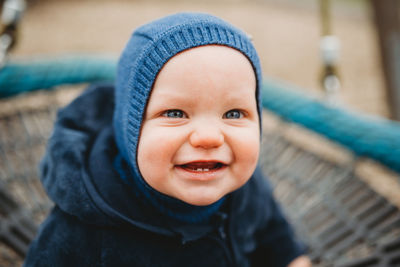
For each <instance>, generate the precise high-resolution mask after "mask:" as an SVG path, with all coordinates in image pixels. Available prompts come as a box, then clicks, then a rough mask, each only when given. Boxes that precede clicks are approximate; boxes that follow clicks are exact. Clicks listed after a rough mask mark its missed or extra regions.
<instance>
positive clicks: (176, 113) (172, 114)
mask: <svg viewBox="0 0 400 267" xmlns="http://www.w3.org/2000/svg"><path fill="white" fill-rule="evenodd" d="M162 116H164V117H168V118H184V117H185V113H183V111H182V110H179V109H171V110H167V111H165V112H164V113H163V114H162Z"/></svg>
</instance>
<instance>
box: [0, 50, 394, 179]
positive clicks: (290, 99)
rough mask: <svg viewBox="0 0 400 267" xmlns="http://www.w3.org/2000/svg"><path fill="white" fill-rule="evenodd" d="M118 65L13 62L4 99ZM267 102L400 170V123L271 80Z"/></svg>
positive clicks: (90, 78)
mask: <svg viewBox="0 0 400 267" xmlns="http://www.w3.org/2000/svg"><path fill="white" fill-rule="evenodd" d="M115 69H116V61H115V59H112V58H104V57H103V58H102V57H98V56H69V57H61V58H57V59H47V60H40V61H39V60H37V61H29V62H19V63H18V62H13V63H9V64H7V65H6V66H5V67H4V68H3V69H1V70H0V98H1V97H10V96H13V95H15V94H19V93H23V92H28V91H33V90H37V89H52V88H54V86H57V85H61V84H76V83H86V82H94V81H100V80H103V81H104V80H109V81H111V80H113V79H114V78H115ZM291 88H292V89H291ZM262 104H263V106H264V108H266V109H269V110H271V111H272V112H274V113H275V114H276V115H278V116H280V117H281V118H282V119H284V120H286V121H288V122H293V123H297V124H300V125H303V126H304V127H306V128H308V129H310V130H312V131H314V132H317V133H319V134H321V135H323V136H325V137H327V138H329V139H331V140H333V141H335V142H337V143H339V144H342V145H343V146H345V147H346V148H348V149H350V150H351V151H353V152H354V153H355V154H356V155H359V156H365V157H369V158H372V159H375V160H377V161H379V162H381V163H383V164H385V165H386V166H388V167H390V168H392V169H393V170H395V171H397V172H399V173H400V123H397V122H394V121H390V120H386V119H383V118H378V117H372V116H365V115H361V114H358V113H355V112H352V111H348V110H344V109H338V108H334V107H330V106H328V105H326V104H324V103H322V102H319V101H317V100H315V99H312V98H310V97H307V96H306V95H304V94H303V93H301V90H295V88H293V87H292V86H288V85H285V84H283V83H279V82H276V81H272V80H268V79H266V80H265V81H264V85H263V88H262Z"/></svg>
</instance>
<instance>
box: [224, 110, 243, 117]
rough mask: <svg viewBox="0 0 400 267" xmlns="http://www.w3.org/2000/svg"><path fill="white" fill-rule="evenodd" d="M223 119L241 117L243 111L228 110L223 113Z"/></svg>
mask: <svg viewBox="0 0 400 267" xmlns="http://www.w3.org/2000/svg"><path fill="white" fill-rule="evenodd" d="M224 118H225V119H240V118H243V112H241V111H240V110H237V109H232V110H229V111H228V112H226V113H225V114H224Z"/></svg>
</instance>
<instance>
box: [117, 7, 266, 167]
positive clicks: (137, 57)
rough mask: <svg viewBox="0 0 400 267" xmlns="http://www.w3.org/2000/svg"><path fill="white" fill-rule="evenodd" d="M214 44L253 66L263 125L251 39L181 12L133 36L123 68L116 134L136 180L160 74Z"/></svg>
mask: <svg viewBox="0 0 400 267" xmlns="http://www.w3.org/2000/svg"><path fill="white" fill-rule="evenodd" d="M211 44H214V45H224V46H229V47H232V48H234V49H237V50H239V51H240V52H242V53H243V54H244V55H245V56H246V57H247V58H248V59H249V61H250V62H251V64H252V66H253V69H254V71H255V73H256V77H257V90H256V97H257V103H258V112H259V117H260V126H261V106H260V103H261V101H260V89H259V87H260V84H261V67H260V62H259V58H258V56H257V53H256V50H255V49H254V47H253V45H252V43H251V41H250V39H249V38H248V36H247V35H246V34H245V33H244V32H242V31H241V30H239V29H237V28H235V27H234V26H232V25H230V24H228V23H227V22H225V21H223V20H221V19H219V18H217V17H214V16H211V15H208V14H201V13H180V14H176V15H172V16H168V17H165V18H162V19H160V20H156V21H154V22H151V23H149V24H146V25H144V26H142V27H140V28H138V29H137V30H136V31H135V32H134V33H133V35H132V37H131V39H130V40H129V42H128V44H127V46H126V48H125V50H124V52H123V53H122V56H121V58H120V61H119V65H118V73H117V82H116V109H115V114H114V131H115V136H116V142H117V145H118V148H119V150H120V153H121V154H122V156H123V157H124V158H125V159H126V160H127V161H128V162H129V163H130V164H131V167H132V169H133V171H134V172H135V173H136V175H140V172H139V168H138V166H137V159H136V156H137V145H138V140H139V134H140V128H141V124H142V120H143V116H144V112H145V109H146V105H147V102H148V100H149V96H150V92H151V89H152V87H153V84H154V81H155V79H156V77H157V74H158V73H159V72H160V70H161V68H162V67H163V66H164V64H165V63H166V62H167V61H168V60H169V59H170V58H171V57H173V56H174V55H176V54H178V53H180V52H182V51H184V50H187V49H190V48H193V47H198V46H203V45H211Z"/></svg>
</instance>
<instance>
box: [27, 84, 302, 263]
mask: <svg viewBox="0 0 400 267" xmlns="http://www.w3.org/2000/svg"><path fill="white" fill-rule="evenodd" d="M113 99H114V89H113V87H112V86H111V85H94V86H92V87H90V88H89V89H88V90H86V91H85V92H84V93H83V95H82V96H80V97H78V98H77V99H76V100H75V101H73V102H72V103H71V104H70V105H69V106H67V107H66V108H64V109H62V110H60V111H59V113H58V116H57V120H56V123H55V127H54V131H53V134H52V136H51V138H50V140H49V142H48V147H47V151H46V155H45V157H44V159H43V161H42V164H41V179H42V183H43V185H44V187H45V189H46V191H47V193H48V195H49V196H50V198H51V199H52V200H53V201H54V203H55V207H54V209H53V210H52V211H51V213H50V215H49V216H48V218H47V219H46V220H45V222H44V223H43V224H42V226H41V228H40V231H39V233H38V236H37V238H36V239H35V240H34V242H33V243H32V244H31V247H30V250H29V253H28V255H27V258H26V261H25V266H27V267H28V266H41V267H44V266H241V267H242V266H243V267H245V266H277V267H280V266H286V265H287V264H288V263H289V262H290V261H292V260H293V259H294V258H296V257H297V256H299V255H300V254H301V253H302V251H301V248H300V246H299V245H298V244H297V243H296V242H295V240H294V235H293V233H292V230H291V228H290V226H289V225H288V223H287V221H286V220H285V218H284V217H283V215H282V213H281V211H280V209H279V207H278V205H277V204H276V202H275V201H274V199H273V196H272V193H271V189H270V187H269V185H268V183H267V182H266V180H265V179H264V178H263V176H262V174H261V172H260V171H259V170H258V169H257V170H256V172H255V173H254V175H253V176H252V178H251V179H250V180H249V181H248V182H247V183H246V184H245V185H244V186H243V187H241V188H240V189H238V190H236V191H235V192H233V193H231V194H229V195H228V197H227V200H226V201H225V204H224V205H223V207H222V208H221V210H220V211H218V212H217V214H215V215H213V217H212V218H211V220H210V221H209V222H206V223H198V224H185V223H182V222H179V221H176V220H174V219H172V218H170V217H168V216H166V215H163V214H161V213H159V212H158V211H157V209H155V208H154V207H152V206H151V205H149V204H148V203H146V202H145V201H144V200H143V199H138V198H137V197H136V196H135V194H133V193H132V188H130V186H129V185H126V184H125V183H124V182H123V180H122V179H121V178H120V177H119V176H118V173H117V172H116V171H115V170H114V168H113V160H114V158H115V157H116V155H117V153H118V149H117V147H116V145H115V142H114V137H113V130H112V115H113V109H114V101H113Z"/></svg>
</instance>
